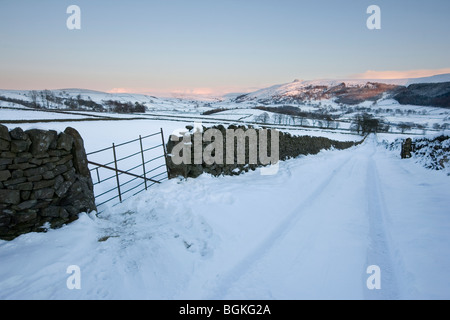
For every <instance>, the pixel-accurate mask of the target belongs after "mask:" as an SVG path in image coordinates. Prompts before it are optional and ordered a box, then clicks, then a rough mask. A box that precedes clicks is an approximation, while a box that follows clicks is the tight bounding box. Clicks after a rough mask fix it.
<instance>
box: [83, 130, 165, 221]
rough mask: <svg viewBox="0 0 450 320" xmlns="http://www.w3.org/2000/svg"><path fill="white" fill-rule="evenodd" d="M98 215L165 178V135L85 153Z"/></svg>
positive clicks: (158, 133) (157, 133) (152, 136)
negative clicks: (108, 206) (106, 207)
mask: <svg viewBox="0 0 450 320" xmlns="http://www.w3.org/2000/svg"><path fill="white" fill-rule="evenodd" d="M87 156H88V163H89V170H90V172H91V176H92V181H93V183H94V193H95V201H96V204H97V208H98V209H99V213H100V212H102V210H101V208H103V209H104V207H105V205H106V204H110V205H113V206H115V205H117V204H119V203H122V202H123V201H125V200H127V199H129V198H131V197H133V196H135V195H137V194H138V193H141V192H142V191H144V190H148V188H150V187H152V186H153V185H155V184H159V183H161V182H162V181H164V180H167V179H168V170H167V153H166V147H165V143H164V133H163V130H162V129H161V131H160V132H156V133H152V134H149V135H146V136H144V137H142V136H139V138H137V139H134V140H130V141H127V142H123V143H120V144H114V143H113V144H112V146H111V147H107V148H104V149H100V150H96V151H93V152H90V153H88V154H87Z"/></svg>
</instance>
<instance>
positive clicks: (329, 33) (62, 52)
mask: <svg viewBox="0 0 450 320" xmlns="http://www.w3.org/2000/svg"><path fill="white" fill-rule="evenodd" d="M72 4H75V5H78V6H79V7H80V9H81V30H69V29H68V28H67V27H66V20H67V18H69V16H70V15H69V14H67V13H66V9H67V7H68V6H69V5H72ZM373 4H375V5H378V6H379V7H380V8H381V30H369V29H368V28H367V27H366V21H367V19H368V18H369V16H370V15H369V14H367V13H366V10H367V8H368V7H369V6H370V5H373ZM449 15H450V1H448V0H429V1H416V0H395V1H392V0H389V1H386V0H370V1H366V0H339V1H336V0H320V1H317V0H308V1H302V0H164V1H163V0H158V1H143V0H128V1H119V0H115V1H112V0H109V1H105V0H70V1H66V0H40V1H35V0H0V61H1V62H0V89H21V90H31V89H59V88H85V89H92V90H100V91H109V92H151V93H167V92H177V93H194V94H195V93H197V94H201V93H205V94H216V93H226V92H247V91H250V90H255V89H258V88H261V87H264V86H269V85H273V84H279V83H286V82H290V81H293V80H294V79H305V80H313V79H322V78H349V77H360V78H392V77H399V78H401V77H414V76H417V77H421V76H426V75H433V74H439V73H448V72H450V58H449V57H450V55H449V53H450V41H449V40H448V39H449V33H450V16H449Z"/></svg>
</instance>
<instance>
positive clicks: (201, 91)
mask: <svg viewBox="0 0 450 320" xmlns="http://www.w3.org/2000/svg"><path fill="white" fill-rule="evenodd" d="M258 89H260V88H259V87H234V86H228V87H198V88H172V89H165V90H164V89H154V88H113V89H111V90H108V93H136V94H150V95H155V96H168V97H171V96H198V97H208V96H209V97H212V96H222V95H224V94H227V93H235V92H238V93H248V92H252V91H255V90H258Z"/></svg>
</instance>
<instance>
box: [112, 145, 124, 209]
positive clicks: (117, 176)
mask: <svg viewBox="0 0 450 320" xmlns="http://www.w3.org/2000/svg"><path fill="white" fill-rule="evenodd" d="M112 148H113V154H114V167H115V168H116V180H117V191H118V192H119V200H120V202H121V203H122V194H121V192H120V181H119V171H117V157H116V146H115V145H114V143H113V144H112Z"/></svg>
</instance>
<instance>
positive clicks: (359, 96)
mask: <svg viewBox="0 0 450 320" xmlns="http://www.w3.org/2000/svg"><path fill="white" fill-rule="evenodd" d="M445 83H450V74H442V75H436V76H432V77H426V78H413V79H373V80H370V79H347V80H345V79H344V80H312V81H303V80H295V81H293V82H291V83H287V84H281V85H275V86H271V87H268V88H265V89H260V90H258V91H255V92H252V93H248V94H243V95H240V96H238V97H236V98H235V99H234V100H233V101H234V102H237V103H243V102H257V103H262V104H285V103H298V102H305V101H309V100H323V99H336V102H338V103H344V104H349V105H354V104H359V103H362V102H364V101H377V100H379V99H381V98H383V97H385V96H389V97H391V98H393V99H396V100H397V98H396V97H397V96H398V97H399V99H398V100H397V101H399V103H402V104H414V105H425V106H439V107H444V108H450V102H449V101H448V99H447V98H446V97H448V95H450V86H449V85H446V84H445ZM419 84H424V85H425V86H422V87H420V88H421V90H419V91H418V89H417V85H419ZM409 88H411V89H409ZM413 90H414V92H415V93H414V94H413V93H412V92H411V93H408V92H409V91H413ZM428 91H432V92H433V93H432V97H431V96H430V97H429V93H428ZM431 98H433V99H431ZM423 103H425V104H423Z"/></svg>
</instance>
